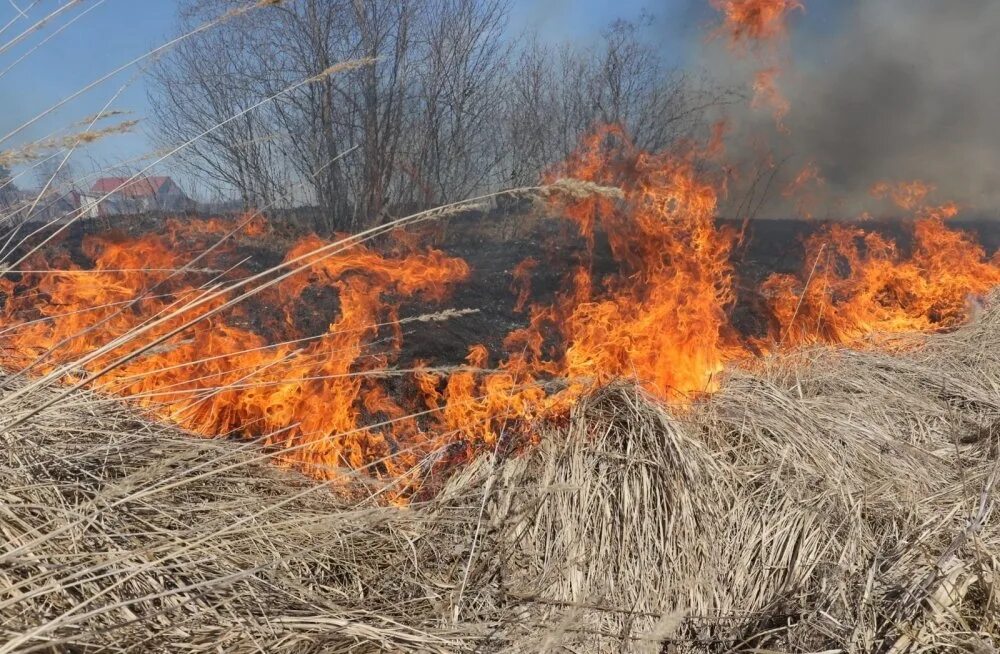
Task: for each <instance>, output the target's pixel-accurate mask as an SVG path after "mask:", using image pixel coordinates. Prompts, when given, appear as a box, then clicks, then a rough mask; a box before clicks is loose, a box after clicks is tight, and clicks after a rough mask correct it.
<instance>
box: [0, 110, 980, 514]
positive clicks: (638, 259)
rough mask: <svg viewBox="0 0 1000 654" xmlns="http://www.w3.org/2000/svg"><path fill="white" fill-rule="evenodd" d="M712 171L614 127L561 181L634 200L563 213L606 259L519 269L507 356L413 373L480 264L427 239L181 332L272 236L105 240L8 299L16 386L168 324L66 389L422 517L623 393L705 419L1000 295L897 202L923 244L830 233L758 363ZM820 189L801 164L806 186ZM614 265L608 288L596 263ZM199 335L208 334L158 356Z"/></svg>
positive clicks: (818, 242) (773, 293)
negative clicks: (93, 384)
mask: <svg viewBox="0 0 1000 654" xmlns="http://www.w3.org/2000/svg"><path fill="white" fill-rule="evenodd" d="M709 154H710V153H706V152H704V151H699V150H698V149H697V148H694V147H686V148H682V149H681V150H680V151H678V152H670V153H649V152H644V151H642V150H640V149H638V148H637V147H635V146H634V145H633V144H632V143H631V142H630V140H629V139H628V138H627V137H626V135H625V134H624V132H623V131H622V130H621V129H620V128H617V127H605V128H603V129H601V130H599V131H598V132H597V133H596V134H594V135H593V136H591V137H590V138H588V139H587V140H586V141H585V142H584V143H583V144H582V145H581V147H580V148H579V149H578V150H577V151H576V152H575V153H574V154H573V155H572V156H571V157H570V158H569V159H568V160H567V161H566V162H565V163H563V164H561V165H560V166H557V167H555V168H554V169H553V170H552V171H551V172H550V173H549V174H548V175H547V177H548V179H549V180H550V181H552V180H555V179H561V178H575V179H578V180H583V181H588V182H593V183H594V184H596V185H600V186H614V187H618V188H620V189H621V191H622V193H621V195H620V197H612V196H611V195H602V194H600V193H595V194H593V195H590V196H588V197H586V198H584V199H580V198H578V197H574V198H573V199H569V200H567V199H562V200H554V202H556V203H557V204H556V208H557V210H558V211H559V213H561V214H562V215H564V216H565V217H566V218H567V219H568V220H569V221H570V224H571V225H573V226H574V227H575V229H576V230H577V231H578V232H579V234H580V235H581V236H582V237H583V238H584V240H585V242H586V243H587V244H588V247H587V249H586V251H585V253H584V255H583V256H582V258H581V259H580V260H579V261H577V262H576V263H575V264H574V265H570V266H568V267H567V269H566V276H565V279H564V282H563V286H562V289H563V290H562V291H561V292H559V293H558V294H557V295H556V298H555V300H554V301H552V302H551V303H548V304H543V303H539V302H534V303H532V302H530V300H531V283H530V282H531V280H530V273H531V270H532V268H533V267H534V266H535V265H536V264H535V262H534V261H533V260H525V261H524V262H522V263H521V264H520V265H519V266H517V267H516V269H515V270H514V271H513V275H512V276H513V278H514V282H515V288H514V290H513V291H512V292H513V294H514V295H515V296H516V304H517V307H518V309H519V310H524V309H526V310H527V312H528V324H527V325H526V326H525V327H523V328H521V329H517V330H514V331H513V332H511V333H510V334H509V335H508V336H507V338H506V341H505V344H504V345H505V348H504V349H505V351H504V352H490V351H489V350H488V349H487V348H486V347H485V346H484V345H473V346H472V347H470V349H469V352H468V356H467V358H466V362H465V364H466V365H464V366H459V367H457V368H455V367H452V368H451V369H442V368H438V369H434V368H432V367H430V366H429V364H428V362H426V361H414V362H405V361H400V356H401V352H402V344H403V340H404V338H406V337H407V336H406V334H405V333H404V330H403V323H404V320H403V319H401V303H402V302H403V301H419V302H421V303H423V304H424V305H427V304H430V305H435V304H438V303H441V302H444V301H446V300H447V297H448V295H449V293H450V292H451V290H452V289H453V288H454V287H455V286H456V285H457V284H459V283H461V282H462V281H463V280H464V279H466V278H467V277H468V276H469V273H470V268H469V266H468V264H467V263H466V262H465V261H463V260H461V259H457V258H454V257H449V256H447V255H446V254H444V253H443V252H441V251H439V250H435V249H421V247H420V245H419V244H418V243H416V242H414V241H413V240H412V239H409V238H400V239H399V240H397V243H396V246H394V247H388V248H383V250H384V251H382V250H379V251H376V250H375V249H370V248H367V247H361V246H357V247H354V248H351V249H350V250H347V251H337V252H335V253H332V254H327V255H317V254H314V253H315V252H316V251H317V250H318V249H319V248H321V247H323V246H324V245H326V243H325V242H324V241H323V240H321V239H319V238H318V237H315V236H310V237H307V238H305V239H302V240H300V241H298V242H295V243H293V244H291V245H290V247H288V249H287V252H286V254H285V260H286V261H291V260H293V259H297V258H298V259H300V260H301V261H305V262H308V263H309V264H310V265H309V268H308V269H307V270H305V271H303V272H300V273H298V274H295V275H292V276H289V277H287V278H284V279H281V280H278V279H275V280H273V281H274V284H273V285H271V286H270V287H268V288H267V289H266V290H264V291H263V292H262V293H261V294H260V296H259V297H258V298H255V299H253V300H251V303H250V304H249V305H248V304H246V303H245V304H243V305H237V306H236V307H232V308H228V309H226V310H224V311H218V312H217V310H218V309H220V308H221V307H222V304H223V302H224V298H221V297H220V298H217V299H215V300H213V301H212V302H206V303H203V304H201V305H200V306H198V307H197V308H196V309H187V310H184V307H185V306H186V305H188V304H189V303H190V302H192V301H193V300H195V299H196V298H198V297H201V296H202V294H203V293H205V289H206V288H208V287H209V286H208V285H211V284H213V283H215V282H216V280H217V279H218V278H220V276H221V278H222V279H224V280H230V281H231V280H232V279H234V278H238V277H240V276H242V275H246V274H247V271H244V270H241V269H240V268H239V267H236V268H233V265H232V264H233V263H234V262H238V261H240V260H242V258H243V255H242V253H241V251H240V248H241V247H243V246H244V245H247V244H249V243H253V242H256V241H259V240H260V237H261V234H262V233H265V232H266V230H268V229H269V228H268V226H267V224H266V223H264V222H263V221H252V222H250V223H248V224H247V225H245V226H244V227H243V228H242V229H241V230H240V232H239V234H238V235H237V236H236V237H235V238H234V239H230V240H229V241H228V242H227V245H225V246H224V247H216V248H212V249H211V250H209V252H208V254H207V255H206V256H205V257H204V261H203V262H202V263H203V264H204V265H205V266H211V267H213V268H211V269H193V268H184V262H185V261H188V260H190V259H191V257H192V256H193V255H194V254H195V253H201V252H205V251H206V248H207V247H208V245H210V244H212V243H215V241H216V239H217V238H218V236H219V235H222V234H228V233H230V232H231V231H233V230H234V229H235V227H236V225H238V224H240V223H235V222H232V221H224V220H206V221H200V220H190V221H186V222H181V221H171V222H170V223H169V224H168V226H167V229H166V230H164V231H165V235H155V234H148V235H145V236H142V237H139V238H124V237H120V236H114V235H106V236H102V237H96V236H89V237H87V238H86V239H85V241H84V242H83V244H82V248H81V249H82V252H83V254H84V255H85V256H86V257H87V258H88V259H89V260H90V262H91V264H90V265H89V267H88V266H81V265H79V264H78V263H75V262H74V261H73V260H71V259H70V257H68V256H67V255H66V254H65V253H63V254H60V253H59V252H58V251H56V252H53V253H50V255H49V257H48V259H47V260H46V259H43V258H42V257H41V255H36V256H35V258H34V260H33V261H32V262H31V267H32V268H35V269H37V270H38V272H26V273H23V274H21V275H20V278H19V279H17V280H16V281H14V280H13V279H12V278H10V277H4V278H3V279H2V283H0V296H2V297H3V298H4V300H5V302H4V305H3V313H2V315H3V324H4V327H5V329H4V332H3V338H4V340H3V341H2V343H3V349H2V351H0V357H2V363H3V365H5V366H7V367H9V368H13V369H24V368H27V369H28V371H29V372H31V373H34V374H37V373H42V372H49V371H53V370H56V369H57V368H58V367H59V366H62V365H65V364H73V362H74V361H77V360H78V359H79V358H80V357H81V356H83V355H87V354H89V353H91V352H94V351H95V350H97V349H98V348H101V347H102V346H105V345H106V344H108V343H110V342H112V341H113V340H114V339H116V338H119V337H122V336H125V335H127V334H129V333H130V332H132V331H133V330H135V329H136V328H137V327H139V326H142V325H147V324H149V323H150V321H152V320H153V319H155V318H158V317H163V316H172V317H170V318H169V319H168V320H165V321H164V322H162V323H161V324H159V325H157V326H156V328H155V329H151V330H149V331H148V332H147V333H145V334H143V335H142V336H141V337H137V338H132V339H128V340H125V341H124V342H123V343H122V344H120V345H118V346H117V347H115V348H109V349H108V351H107V352H105V353H104V354H103V355H102V356H100V357H97V358H95V359H94V360H92V361H91V362H89V363H88V364H86V366H84V369H83V370H76V369H71V372H68V373H66V374H65V379H66V380H72V379H77V378H79V375H80V374H82V373H85V372H93V371H95V370H98V369H101V368H102V367H104V366H105V365H106V364H108V363H109V362H111V361H113V360H116V359H119V358H122V357H124V358H125V361H124V363H123V364H122V365H120V366H118V367H117V368H115V369H113V370H112V371H111V372H110V373H108V374H107V375H106V376H105V377H103V378H102V379H101V382H100V386H99V390H100V391H102V392H105V393H111V394H117V395H122V396H126V397H129V398H131V399H132V401H133V402H135V403H136V404H138V405H139V406H142V407H145V408H146V409H147V410H148V411H150V412H151V413H152V414H153V415H155V416H157V417H159V418H161V419H164V420H169V421H171V422H174V423H176V424H178V425H180V426H182V427H184V428H186V429H188V430H191V431H193V432H196V433H198V434H203V435H206V436H220V435H229V434H233V435H239V436H242V437H244V438H253V439H258V440H259V441H260V442H261V443H262V444H263V445H264V446H265V447H270V448H274V449H275V450H277V452H278V453H279V455H280V460H282V461H284V462H286V463H288V464H293V465H296V466H298V467H300V468H301V469H303V470H305V471H306V472H308V473H309V474H311V475H313V476H316V477H318V478H325V479H339V478H340V477H341V475H342V470H343V469H344V468H351V469H356V470H364V471H366V472H367V473H368V474H370V475H373V476H376V477H384V478H391V479H397V480H399V483H398V484H397V485H396V487H397V491H395V496H396V497H399V498H405V497H406V496H408V495H409V494H411V493H414V492H417V490H418V489H419V488H420V487H421V484H422V483H423V479H425V478H427V476H426V474H425V473H426V472H428V471H430V470H433V469H436V467H437V466H438V464H439V463H442V462H443V463H449V462H455V461H461V460H465V459H467V458H468V457H469V456H472V455H474V454H475V453H476V452H477V451H479V450H482V449H484V448H498V447H501V446H505V447H506V446H507V444H508V443H512V442H513V443H517V444H521V445H523V444H530V443H531V442H532V441H533V439H534V438H537V436H536V435H535V434H536V433H537V432H536V431H534V430H532V429H530V425H531V424H532V421H534V420H537V419H546V420H559V419H562V417H564V416H565V415H567V410H568V408H569V407H571V406H572V405H573V404H574V403H575V402H576V401H577V400H578V399H579V398H580V397H581V395H582V394H583V393H585V392H587V391H588V390H590V389H593V388H594V387H596V386H599V385H602V384H606V383H608V382H610V381H612V380H615V379H619V378H623V377H625V378H631V379H635V380H636V381H637V382H638V383H640V384H641V385H643V386H644V387H645V388H646V389H647V390H649V391H650V392H652V393H654V394H656V395H658V396H660V397H661V398H664V399H666V400H669V401H673V402H682V403H684V402H689V401H691V399H692V398H694V397H697V396H698V395H699V394H702V393H706V392H711V391H713V390H715V389H716V388H717V387H718V385H719V383H720V379H719V375H720V372H722V370H723V368H724V366H725V365H726V364H727V363H732V362H738V361H741V360H744V359H747V358H748V357H750V356H752V352H754V351H757V350H758V349H761V348H760V346H761V345H763V346H764V348H763V349H773V348H774V347H779V346H786V347H787V346H796V345H800V344H809V343H848V344H858V343H862V342H864V340H865V339H866V337H867V335H869V334H871V333H872V332H879V331H881V332H899V331H910V330H930V329H945V328H951V327H954V326H956V325H958V324H959V323H961V322H962V321H963V320H965V319H966V318H967V316H968V315H969V311H970V305H969V298H970V297H976V296H981V295H983V294H985V293H986V292H988V291H989V290H990V289H991V288H993V287H995V286H998V285H1000V256H996V257H994V259H993V260H988V259H987V257H986V253H985V252H984V251H983V249H982V247H981V246H979V245H978V244H977V243H976V242H975V241H974V239H973V238H972V237H971V236H970V235H969V234H966V233H963V232H961V231H959V230H956V229H953V228H951V227H949V226H948V225H947V224H946V222H945V221H946V219H947V218H948V217H950V216H951V215H954V211H955V208H954V207H952V206H950V205H944V206H941V207H934V206H923V205H919V206H917V204H918V203H917V201H916V200H915V199H914V198H918V197H919V199H920V200H923V199H925V198H926V195H927V193H926V192H921V191H919V190H915V189H919V188H922V187H919V186H917V185H915V184H908V185H906V188H907V189H908V190H906V191H905V192H903V191H900V192H898V193H893V192H892V191H891V190H887V191H886V193H887V194H888V196H890V197H893V198H896V196H897V195H898V196H899V198H901V200H899V201H900V203H901V204H906V205H907V206H913V207H914V208H913V212H914V215H915V216H916V218H915V220H914V221H913V222H912V223H911V229H912V234H911V235H910V237H911V240H912V244H911V245H909V246H907V247H906V248H904V247H903V246H901V245H900V244H898V243H897V242H896V241H894V240H893V239H892V238H890V237H888V236H886V235H884V234H881V233H879V232H877V231H875V230H866V229H862V228H861V227H860V226H858V225H850V224H833V225H830V226H827V227H826V228H824V229H822V230H820V231H817V232H816V233H815V234H814V235H813V236H812V237H810V238H809V239H808V241H807V242H806V244H805V246H806V247H805V250H806V256H805V259H804V266H803V269H802V271H801V273H800V274H798V275H772V276H771V277H770V278H769V279H767V281H766V282H765V283H764V284H763V286H762V288H761V289H760V293H761V294H762V295H763V296H764V297H766V306H767V308H768V310H769V315H770V316H771V318H772V320H773V323H774V328H773V330H772V333H771V335H770V339H769V340H768V341H767V342H764V343H758V342H757V341H755V340H754V339H753V338H752V337H750V336H744V335H741V334H740V333H739V331H738V330H737V329H736V328H735V327H734V325H733V324H732V322H731V320H730V317H729V316H730V309H731V308H732V306H733V304H734V302H735V298H736V292H735V283H734V270H733V267H732V265H731V263H730V256H731V253H732V250H733V245H734V241H735V238H736V236H735V234H733V233H731V232H730V231H729V230H725V229H720V228H719V227H717V223H716V210H717V202H718V196H719V192H718V190H717V184H715V183H713V180H712V179H711V178H710V177H708V176H707V175H706V173H705V172H704V171H703V166H702V164H703V162H704V157H705V156H708V155H709ZM816 179H818V172H817V170H816V169H815V167H808V166H807V168H806V169H804V170H803V172H802V173H801V174H800V176H799V180H798V181H799V182H801V184H805V183H807V182H809V181H810V180H813V181H815V180H816ZM887 188H888V187H887ZM270 240H271V241H272V242H277V239H276V238H275V237H273V235H272V237H271V238H270ZM599 247H600V248H601V249H606V250H608V251H609V252H610V254H611V257H612V258H613V260H614V263H615V268H614V269H613V270H610V271H609V270H603V269H600V268H599V267H596V266H595V265H594V252H595V251H596V250H597V249H598V248H599ZM904 250H905V251H908V252H909V254H907V253H906V252H905V251H904ZM221 271H226V272H221ZM317 307H328V308H329V310H330V311H331V312H332V313H333V315H332V317H331V316H328V315H323V314H322V313H319V312H318V310H317ZM178 309H180V311H177V313H176V315H172V314H171V312H173V311H175V310H178ZM334 309H335V311H334ZM210 313H211V314H212V315H209V314H210ZM197 316H207V317H206V318H205V320H204V321H202V322H200V323H198V324H196V325H195V326H194V327H192V328H190V329H188V330H186V331H184V332H182V333H181V334H179V335H177V336H175V337H173V338H171V339H168V340H166V341H164V342H163V343H160V344H159V345H157V346H156V347H153V348H151V349H146V346H148V345H149V344H151V343H153V342H154V340H159V339H160V337H162V336H164V335H166V334H168V333H170V332H171V331H172V330H174V329H175V328H177V327H178V326H180V325H181V324H183V323H184V322H186V321H189V320H191V319H192V318H193V317H197ZM317 321H321V322H317ZM303 322H305V323H309V324H312V325H313V326H314V328H312V329H310V328H307V327H306V326H304V324H303ZM316 324H321V325H323V327H321V328H319V329H316V328H315V325H316ZM38 361H41V363H38ZM398 364H402V365H398Z"/></svg>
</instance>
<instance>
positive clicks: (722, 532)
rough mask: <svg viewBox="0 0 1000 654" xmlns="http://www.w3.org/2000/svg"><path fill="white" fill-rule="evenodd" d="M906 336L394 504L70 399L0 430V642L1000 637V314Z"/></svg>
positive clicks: (780, 365)
mask: <svg viewBox="0 0 1000 654" xmlns="http://www.w3.org/2000/svg"><path fill="white" fill-rule="evenodd" d="M918 340H921V341H926V342H922V343H920V346H919V347H913V345H914V344H913V343H912V342H907V343H902V344H900V345H905V347H902V348H900V349H902V350H903V351H902V353H898V354H895V355H889V354H884V353H881V354H880V353H877V352H874V351H872V352H848V351H829V350H818V351H812V352H807V353H798V354H795V355H789V356H785V357H776V358H774V359H771V360H765V361H763V362H762V363H761V364H760V366H759V369H757V370H754V371H736V372H734V373H733V374H732V375H731V378H730V379H729V380H728V381H727V383H726V384H725V386H724V389H723V390H722V391H721V392H720V393H718V394H717V395H715V396H714V397H712V398H711V399H710V400H708V401H707V402H705V403H704V404H702V405H699V406H698V407H697V408H696V409H695V410H693V411H689V412H685V413H681V414H677V413H675V414H673V415H671V413H669V412H667V411H666V410H664V409H663V408H662V407H660V406H658V405H657V404H655V403H654V402H652V401H650V400H649V399H647V398H645V397H643V396H642V394H641V393H639V392H637V391H636V390H635V389H633V388H631V387H629V386H626V385H621V386H616V387H612V388H608V389H606V390H605V391H603V392H602V393H600V394H599V395H597V396H595V397H593V398H591V399H590V400H588V401H587V402H586V403H585V404H584V405H583V406H580V407H579V408H578V409H577V411H576V412H575V413H574V416H573V417H572V419H571V421H570V423H569V424H568V425H567V426H564V427H561V428H556V427H540V429H542V430H543V432H544V433H543V434H542V436H543V438H542V443H541V445H540V446H539V447H538V448H537V449H535V450H534V451H532V452H530V453H528V454H526V455H524V456H521V457H512V456H510V455H509V454H506V453H503V452H498V453H496V454H495V455H493V456H487V457H483V458H481V459H479V460H478V461H476V462H475V463H474V464H472V465H470V466H469V467H467V468H466V469H464V470H463V471H461V472H460V473H459V474H457V475H456V476H454V477H453V478H452V479H451V480H450V481H449V482H448V484H447V485H446V486H445V488H444V489H443V491H442V492H441V493H440V494H439V495H438V496H436V497H435V498H433V499H431V500H428V501H425V502H423V503H420V504H415V505H413V506H411V507H408V508H396V507H392V506H385V505H384V504H383V503H381V502H380V501H379V498H378V493H377V490H378V489H377V486H376V485H375V483H374V482H373V481H372V480H366V479H362V478H360V477H356V478H355V479H354V481H352V482H344V484H342V485H339V486H337V487H331V486H330V485H317V484H316V483H315V482H313V481H311V480H308V479H306V478H304V477H301V476H299V475H297V474H296V473H294V472H290V471H286V470H282V469H279V468H277V467H275V466H273V465H271V464H269V463H268V455H267V454H266V453H262V452H261V451H260V450H258V449H256V448H254V447H253V446H249V445H245V444H234V443H232V442H227V441H204V440H196V439H192V438H190V437H188V436H185V435H183V434H180V433H177V432H175V431H173V430H171V429H168V428H165V427H163V426H159V425H155V424H151V423H147V422H145V421H142V420H140V419H137V418H136V417H135V416H134V415H133V414H131V413H130V412H129V411H127V410H126V409H124V408H119V407H113V406H109V404H108V403H107V402H95V403H94V404H93V409H92V410H91V411H81V410H80V409H79V406H80V403H79V401H78V398H75V401H74V405H75V406H76V408H74V409H73V410H72V411H70V410H68V409H60V404H58V403H57V404H56V405H54V406H52V407H50V408H49V409H47V410H46V411H44V412H42V413H40V414H38V415H35V416H33V417H32V418H31V419H30V420H27V421H25V422H23V423H21V424H19V425H18V426H17V427H15V428H12V429H9V430H8V431H6V432H4V433H2V434H0V436H2V438H3V454H2V460H0V488H2V489H3V490H2V491H0V532H2V538H0V541H2V546H0V629H2V636H0V640H3V641H6V644H5V645H0V652H13V651H18V652H20V651H65V652H91V651H95V652H96V651H109V652H110V651H114V652H120V651H121V652H125V651H128V652H148V651H170V652H201V651H206V652H207V651H226V652H338V651H345V652H346V651H352V652H365V651H379V650H394V651H440V652H460V651H524V652H536V651H549V652H563V651H565V652H590V651H638V652H660V651H669V652H674V651H712V652H730V651H733V652H736V651H747V652H748V651H755V652H764V651H852V652H854V651H858V652H874V651H880V652H886V651H892V652H902V651H922V650H926V649H935V650H938V649H945V648H956V649H959V650H961V651H975V652H990V651H994V650H993V648H994V647H995V646H997V645H998V644H1000V640H998V639H997V638H996V637H995V636H993V635H992V634H994V633H995V632H997V631H998V628H997V627H998V625H997V618H998V613H997V610H996V598H995V597H994V580H995V574H996V573H995V569H996V566H997V557H998V555H1000V535H998V531H997V520H996V518H995V515H994V511H993V495H994V485H995V481H996V476H997V465H998V464H997V461H998V459H997V455H998V447H1000V310H998V308H997V306H996V303H994V304H993V308H992V309H990V310H988V311H986V312H985V313H984V315H983V316H981V317H980V319H979V320H978V321H977V322H976V323H975V324H973V325H970V326H968V327H966V328H963V329H962V330H960V331H958V332H956V333H953V334H941V335H933V336H927V337H919V339H918ZM10 390H13V389H9V388H8V389H5V393H6V394H7V395H8V396H10V392H9V391H10ZM51 392H53V391H46V390H42V389H38V390H36V391H32V392H30V393H28V394H25V395H22V396H21V397H19V398H18V400H17V403H21V404H23V405H24V406H23V407H22V408H21V409H20V410H18V408H17V407H13V408H12V409H13V413H15V414H18V413H24V412H27V411H29V409H30V405H32V404H37V403H44V400H45V399H46V398H45V397H44V394H46V393H51ZM346 478H347V477H346V473H345V479H346ZM363 492H364V493H368V494H369V495H368V496H365V495H362V493H363ZM359 498H364V499H359Z"/></svg>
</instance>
